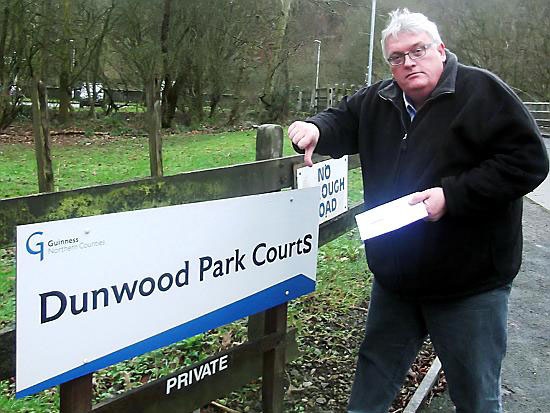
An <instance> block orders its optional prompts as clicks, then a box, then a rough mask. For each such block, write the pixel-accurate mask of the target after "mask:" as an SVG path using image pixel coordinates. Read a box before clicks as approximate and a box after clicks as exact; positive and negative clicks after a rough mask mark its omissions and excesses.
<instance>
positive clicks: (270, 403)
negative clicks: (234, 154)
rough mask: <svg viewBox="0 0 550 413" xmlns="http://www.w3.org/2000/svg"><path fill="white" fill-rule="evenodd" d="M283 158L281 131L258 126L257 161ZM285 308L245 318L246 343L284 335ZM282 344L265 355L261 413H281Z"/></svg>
mask: <svg viewBox="0 0 550 413" xmlns="http://www.w3.org/2000/svg"><path fill="white" fill-rule="evenodd" d="M282 156H283V128H281V126H279V125H270V124H267V125H261V126H260V127H259V128H258V131H257V133H256V160H257V161H262V160H266V159H273V158H280V157H282ZM286 317H287V304H286V303H284V304H281V305H279V306H277V307H274V308H271V309H269V310H268V311H266V312H262V313H258V314H255V315H253V316H250V317H248V339H249V340H253V339H257V338H259V337H261V336H263V335H266V334H269V333H273V332H284V331H286ZM284 354H285V348H284V341H283V342H281V343H280V344H279V345H277V347H275V348H274V349H273V350H270V351H268V352H267V353H265V355H264V363H263V375H262V376H263V382H262V405H263V409H262V410H263V412H264V413H282V411H283V393H284V391H283V379H284V376H283V374H284V367H285V356H284Z"/></svg>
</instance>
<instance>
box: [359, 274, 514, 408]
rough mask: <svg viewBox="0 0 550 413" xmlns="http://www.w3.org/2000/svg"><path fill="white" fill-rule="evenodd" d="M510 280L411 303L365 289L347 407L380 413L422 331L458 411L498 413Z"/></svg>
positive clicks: (377, 289)
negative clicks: (464, 293) (363, 327)
mask: <svg viewBox="0 0 550 413" xmlns="http://www.w3.org/2000/svg"><path fill="white" fill-rule="evenodd" d="M510 289H511V284H508V285H506V286H504V287H501V288H497V289H494V290H491V291H488V292H485V293H482V294H478V295H474V296H470V297H465V298H459V299H452V300H447V301H442V302H421V303H418V302H411V301H405V300H403V299H401V298H400V297H399V296H397V295H395V294H393V293H391V292H389V291H387V290H384V289H383V288H382V287H381V286H380V285H379V284H378V283H377V282H376V281H375V282H374V285H373V287H372V294H371V301H370V305H369V312H368V316H367V327H366V332H365V339H364V341H363V344H362V345H361V347H360V349H359V359H358V362H357V370H356V373H355V381H354V383H353V387H352V391H351V396H350V401H349V405H348V412H349V413H387V411H388V408H389V407H390V405H391V403H392V402H393V400H394V398H395V396H396V395H397V392H398V391H399V389H400V388H401V385H402V384H403V381H404V379H405V375H406V374H407V371H408V369H409V367H410V366H411V364H412V363H413V361H414V359H415V357H416V354H417V353H418V351H419V349H420V347H421V346H422V343H423V341H424V339H425V338H426V336H427V334H429V335H430V338H431V341H432V343H433V346H434V348H435V351H436V353H437V355H438V357H439V359H440V360H441V364H442V366H443V369H444V371H445V375H446V377H447V383H448V385H449V394H450V396H451V399H452V401H453V403H454V404H455V406H456V412H457V413H501V412H502V405H501V399H500V370H501V364H502V360H503V359H504V355H505V354H506V338H507V332H506V321H507V315H508V297H509V296H510Z"/></svg>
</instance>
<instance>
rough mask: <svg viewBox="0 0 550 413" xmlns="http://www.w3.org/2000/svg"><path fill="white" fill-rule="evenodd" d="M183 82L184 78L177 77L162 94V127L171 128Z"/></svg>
mask: <svg viewBox="0 0 550 413" xmlns="http://www.w3.org/2000/svg"><path fill="white" fill-rule="evenodd" d="M182 84H183V78H182V77H181V76H180V77H178V78H177V79H176V81H175V82H174V84H173V85H172V86H170V87H169V88H168V89H167V90H166V89H165V92H164V94H163V95H162V127H163V128H171V127H172V122H173V121H174V116H175V115H176V108H177V107H178V99H179V94H180V91H181V87H182Z"/></svg>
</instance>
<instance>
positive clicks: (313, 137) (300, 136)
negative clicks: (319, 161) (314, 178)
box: [288, 121, 319, 166]
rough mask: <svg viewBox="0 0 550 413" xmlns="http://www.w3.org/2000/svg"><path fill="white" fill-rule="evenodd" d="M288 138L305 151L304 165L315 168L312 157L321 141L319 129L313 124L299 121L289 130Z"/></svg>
mask: <svg viewBox="0 0 550 413" xmlns="http://www.w3.org/2000/svg"><path fill="white" fill-rule="evenodd" d="M288 136H289V137H290V140H291V141H292V143H293V144H294V145H296V146H297V147H298V148H300V149H302V150H304V151H305V153H304V163H305V164H306V165H307V166H313V161H312V160H311V156H312V155H313V150H314V149H315V146H317V142H318V141H319V129H318V128H317V126H315V125H314V124H313V123H308V122H302V121H297V122H294V123H293V124H292V125H290V126H289V128H288Z"/></svg>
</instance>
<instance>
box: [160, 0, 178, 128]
mask: <svg viewBox="0 0 550 413" xmlns="http://www.w3.org/2000/svg"><path fill="white" fill-rule="evenodd" d="M171 9H172V0H164V13H163V15H162V24H161V28H160V49H161V53H162V72H163V79H164V87H163V90H162V110H161V112H162V117H161V118H162V121H161V126H162V128H170V127H172V120H173V119H174V114H175V105H177V103H178V96H177V93H174V92H175V91H174V85H173V84H172V75H171V73H170V65H169V62H168V34H169V31H170V15H171ZM174 100H175V102H174ZM170 107H172V108H174V111H173V112H172V113H171V110H170Z"/></svg>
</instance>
